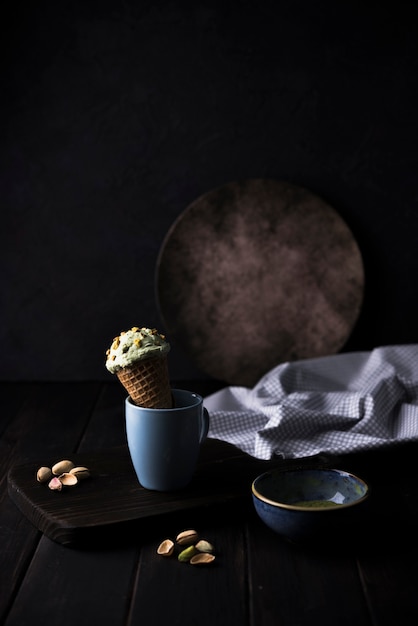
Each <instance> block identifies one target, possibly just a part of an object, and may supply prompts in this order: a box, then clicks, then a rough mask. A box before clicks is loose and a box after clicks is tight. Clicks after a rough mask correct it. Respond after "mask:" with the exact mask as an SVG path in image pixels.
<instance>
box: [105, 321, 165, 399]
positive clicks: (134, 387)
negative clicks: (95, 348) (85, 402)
mask: <svg viewBox="0 0 418 626" xmlns="http://www.w3.org/2000/svg"><path fill="white" fill-rule="evenodd" d="M169 351H170V344H169V343H168V342H167V341H166V339H165V336H164V335H162V334H160V333H159V332H158V331H157V330H156V329H155V328H146V327H142V328H140V327H138V326H133V327H132V328H131V329H130V330H127V331H122V332H121V333H120V334H119V335H118V336H117V337H115V338H114V339H113V342H112V345H111V346H110V348H109V349H108V350H107V351H106V368H107V369H108V371H109V372H110V373H111V374H116V375H117V377H118V378H119V380H120V382H121V383H122V384H123V386H124V387H125V389H126V390H127V392H128V393H129V395H130V397H131V399H132V401H133V402H134V403H135V404H137V405H138V406H144V407H147V408H159V409H160V408H170V407H171V406H172V395H171V387H170V379H169V373H168V364H167V354H168V352H169Z"/></svg>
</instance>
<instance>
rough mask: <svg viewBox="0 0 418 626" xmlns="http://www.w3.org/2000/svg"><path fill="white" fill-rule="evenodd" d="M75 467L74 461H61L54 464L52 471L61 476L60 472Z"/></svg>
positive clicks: (62, 472)
mask: <svg viewBox="0 0 418 626" xmlns="http://www.w3.org/2000/svg"><path fill="white" fill-rule="evenodd" d="M73 467H74V463H73V462H72V461H67V460H65V461H59V462H58V463H55V465H53V466H52V473H53V474H54V475H55V476H59V475H60V474H64V473H65V472H69V471H70V470H72V469H73Z"/></svg>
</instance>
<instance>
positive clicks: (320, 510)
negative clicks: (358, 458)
mask: <svg viewBox="0 0 418 626" xmlns="http://www.w3.org/2000/svg"><path fill="white" fill-rule="evenodd" d="M306 471H309V472H312V471H319V472H324V471H326V472H336V473H338V474H339V475H341V474H343V475H344V476H349V477H350V478H354V479H355V480H356V481H357V482H359V483H362V485H363V486H364V490H365V491H364V494H363V495H362V496H361V497H360V498H358V499H357V500H354V501H353V502H347V503H345V504H338V505H337V506H326V507H311V506H302V505H297V504H286V503H285V502H277V501H276V500H271V499H270V498H267V497H266V496H264V495H263V494H262V493H260V492H259V491H258V489H257V487H256V483H257V481H260V480H262V479H263V478H264V477H265V476H268V475H271V474H285V473H289V472H292V473H296V472H299V473H302V472H306ZM251 491H252V495H253V497H254V498H256V499H257V500H259V501H260V502H264V503H265V504H269V505H271V506H274V507H275V508H277V509H286V510H290V511H304V512H309V513H331V512H332V511H334V512H335V511H341V509H348V508H351V507H353V506H357V505H358V504H360V503H361V502H364V501H365V500H367V498H368V497H369V495H370V486H369V484H368V483H367V482H366V481H365V480H364V478H361V477H360V476H357V474H354V473H353V472H349V471H347V470H342V469H338V468H336V467H294V468H289V467H287V468H283V469H280V468H273V469H270V470H267V471H266V472H263V473H262V474H259V475H258V476H256V478H254V480H253V481H252V483H251Z"/></svg>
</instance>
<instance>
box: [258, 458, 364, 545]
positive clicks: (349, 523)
mask: <svg viewBox="0 0 418 626" xmlns="http://www.w3.org/2000/svg"><path fill="white" fill-rule="evenodd" d="M368 496H369V487H368V485H367V484H366V482H365V481H364V480H362V479H361V478H358V477H357V476H355V475H354V474H350V473H349V472H345V471H342V470H338V469H325V468H315V469H308V468H305V469H273V470H270V471H268V472H265V473H264V474H261V475H260V476H258V477H257V478H256V479H255V480H254V481H253V483H252V498H253V503H254V506H255V510H256V512H257V514H258V515H259V517H260V518H261V519H262V520H263V522H264V523H265V524H266V525H267V526H269V527H270V528H271V529H272V530H274V531H275V532H277V533H279V534H281V535H284V536H285V537H287V538H288V539H292V540H296V541H299V540H306V539H310V538H312V537H315V538H317V537H318V536H323V537H327V536H332V535H333V534H334V533H335V531H337V532H338V533H339V534H340V535H341V533H342V532H344V528H346V529H348V530H350V529H351V530H352V528H353V524H355V523H357V522H358V520H359V512H360V510H361V508H362V507H360V505H362V504H364V503H365V502H366V501H367V499H368Z"/></svg>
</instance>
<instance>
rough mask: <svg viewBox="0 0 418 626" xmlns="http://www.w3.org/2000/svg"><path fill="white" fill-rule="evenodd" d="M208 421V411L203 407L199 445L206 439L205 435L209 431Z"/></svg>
mask: <svg viewBox="0 0 418 626" xmlns="http://www.w3.org/2000/svg"><path fill="white" fill-rule="evenodd" d="M209 421H210V418H209V413H208V410H207V409H206V408H205V407H203V411H202V423H201V426H200V437H199V443H202V442H203V441H204V440H205V439H206V437H207V434H208V431H209Z"/></svg>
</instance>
